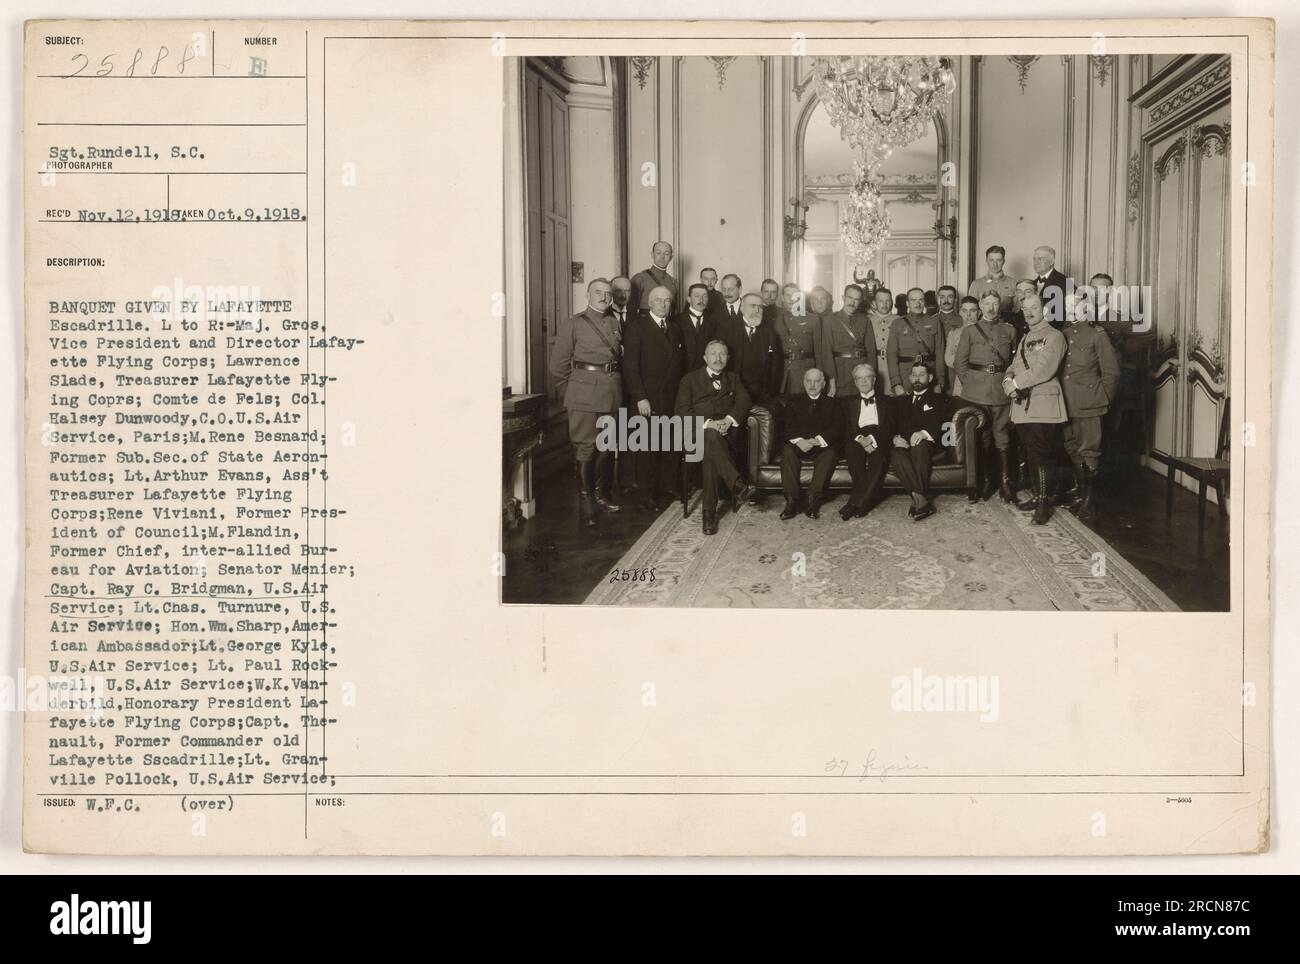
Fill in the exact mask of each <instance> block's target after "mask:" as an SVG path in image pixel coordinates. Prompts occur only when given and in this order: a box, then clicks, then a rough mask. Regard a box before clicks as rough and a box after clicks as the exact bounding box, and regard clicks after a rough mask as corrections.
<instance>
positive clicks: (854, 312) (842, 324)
mask: <svg viewBox="0 0 1300 964" xmlns="http://www.w3.org/2000/svg"><path fill="white" fill-rule="evenodd" d="M861 304H862V289H861V288H859V287H858V286H857V285H846V286H845V288H844V303H843V304H841V305H840V310H839V311H837V312H835V313H834V314H832V315H831V316H830V317H829V318H827V319H826V340H827V342H828V347H829V350H830V355H831V363H832V367H830V368H827V369H826V371H828V372H829V373H830V379H831V382H830V388H829V389H828V390H827V393H828V394H830V395H832V396H834V395H850V394H852V392H853V387H852V386H853V384H854V379H853V369H854V368H856V367H857V366H858V365H861V364H862V363H863V362H866V363H867V364H869V365H871V366H872V367H875V365H876V362H877V360H878V358H877V352H876V334H875V331H874V330H873V328H872V324H871V319H870V318H869V317H868V316H866V315H862V314H859V313H858V308H859V307H860V306H861Z"/></svg>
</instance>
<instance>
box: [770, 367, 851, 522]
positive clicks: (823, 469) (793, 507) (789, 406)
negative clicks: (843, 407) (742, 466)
mask: <svg viewBox="0 0 1300 964" xmlns="http://www.w3.org/2000/svg"><path fill="white" fill-rule="evenodd" d="M803 389H804V390H803V392H802V394H799V395H793V396H790V397H789V398H787V399H786V403H785V418H784V423H785V431H784V432H783V433H782V434H783V435H784V437H785V444H784V445H782V446H781V488H782V490H783V491H784V492H785V508H784V509H783V510H782V511H781V519H782V520H783V521H784V520H787V519H793V518H794V517H795V514H796V513H797V512H798V511H799V469H800V468H801V467H802V465H803V462H804V460H805V459H812V463H813V477H812V485H811V486H810V487H809V491H808V509H807V515H808V518H810V519H816V518H817V517H818V516H819V515H820V514H821V513H820V510H821V506H822V500H823V499H824V498H825V496H826V483H827V482H829V481H830V477H831V472H833V471H834V470H835V461H836V459H838V458H839V451H838V448H839V442H840V437H841V435H842V434H843V432H844V416H843V415H842V414H841V412H840V410H839V406H837V405H836V404H835V399H833V398H831V397H830V396H829V395H827V394H826V376H825V375H823V374H822V371H821V369H819V368H810V369H808V371H806V372H804V376H803Z"/></svg>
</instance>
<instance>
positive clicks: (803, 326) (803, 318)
mask: <svg viewBox="0 0 1300 964" xmlns="http://www.w3.org/2000/svg"><path fill="white" fill-rule="evenodd" d="M773 328H774V329H775V330H776V337H777V341H778V342H779V350H780V352H781V366H782V371H781V384H780V386H779V387H778V389H777V390H778V392H780V394H782V395H795V394H798V393H799V392H802V391H803V390H804V389H803V376H804V374H805V373H806V372H807V371H808V369H810V368H818V369H821V373H822V374H823V375H824V376H825V377H826V379H827V381H829V380H830V379H831V378H833V377H834V373H833V372H832V371H831V363H830V354H829V352H828V351H827V346H826V332H825V325H824V323H823V321H822V318H821V316H820V315H817V314H812V313H809V314H805V315H792V314H791V313H790V312H789V311H788V310H786V309H784V308H783V309H781V310H780V311H778V312H777V314H776V319H775V320H774V322H773Z"/></svg>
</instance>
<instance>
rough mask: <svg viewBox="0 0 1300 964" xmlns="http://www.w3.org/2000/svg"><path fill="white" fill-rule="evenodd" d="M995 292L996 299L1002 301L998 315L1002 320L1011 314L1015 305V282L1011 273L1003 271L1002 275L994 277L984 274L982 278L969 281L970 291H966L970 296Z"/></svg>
mask: <svg viewBox="0 0 1300 964" xmlns="http://www.w3.org/2000/svg"><path fill="white" fill-rule="evenodd" d="M990 291H992V292H995V293H996V294H997V296H998V299H999V300H1000V301H1001V302H1002V306H1001V313H1000V315H999V317H1001V318H1002V320H1003V321H1006V320H1007V317H1008V316H1009V315H1010V314H1011V312H1012V310H1013V309H1014V307H1015V299H1016V282H1015V279H1013V278H1012V277H1011V275H1009V274H1006V273H1005V272H1004V273H1003V275H1002V277H1000V278H995V277H993V276H992V275H991V274H986V275H984V277H982V278H976V279H975V280H974V281H972V282H971V283H970V291H968V292H967V294H969V295H970V296H971V297H972V298H976V299H979V298H983V297H984V295H985V294H987V293H988V292H990Z"/></svg>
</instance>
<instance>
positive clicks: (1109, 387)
mask: <svg viewBox="0 0 1300 964" xmlns="http://www.w3.org/2000/svg"><path fill="white" fill-rule="evenodd" d="M1061 334H1062V335H1064V336H1065V362H1064V364H1062V366H1061V387H1062V388H1063V389H1064V390H1065V410H1066V413H1067V414H1068V415H1069V416H1070V424H1069V425H1067V426H1066V428H1065V450H1066V452H1068V453H1069V455H1070V460H1071V461H1072V462H1074V463H1075V464H1076V465H1078V464H1080V463H1083V464H1086V465H1088V466H1089V467H1090V468H1093V469H1095V468H1097V466H1098V465H1099V464H1100V462H1101V431H1102V425H1101V420H1102V416H1104V415H1105V414H1106V412H1107V411H1109V410H1110V403H1111V400H1112V399H1114V398H1115V393H1116V392H1117V391H1118V390H1119V379H1120V371H1119V361H1118V360H1117V359H1116V358H1115V349H1114V347H1112V345H1111V343H1110V337H1109V336H1108V335H1107V334H1106V331H1105V329H1104V328H1099V327H1096V326H1094V325H1091V324H1089V323H1088V322H1086V321H1082V320H1081V321H1074V322H1071V323H1070V324H1068V325H1066V326H1065V327H1064V329H1062V331H1061Z"/></svg>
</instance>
